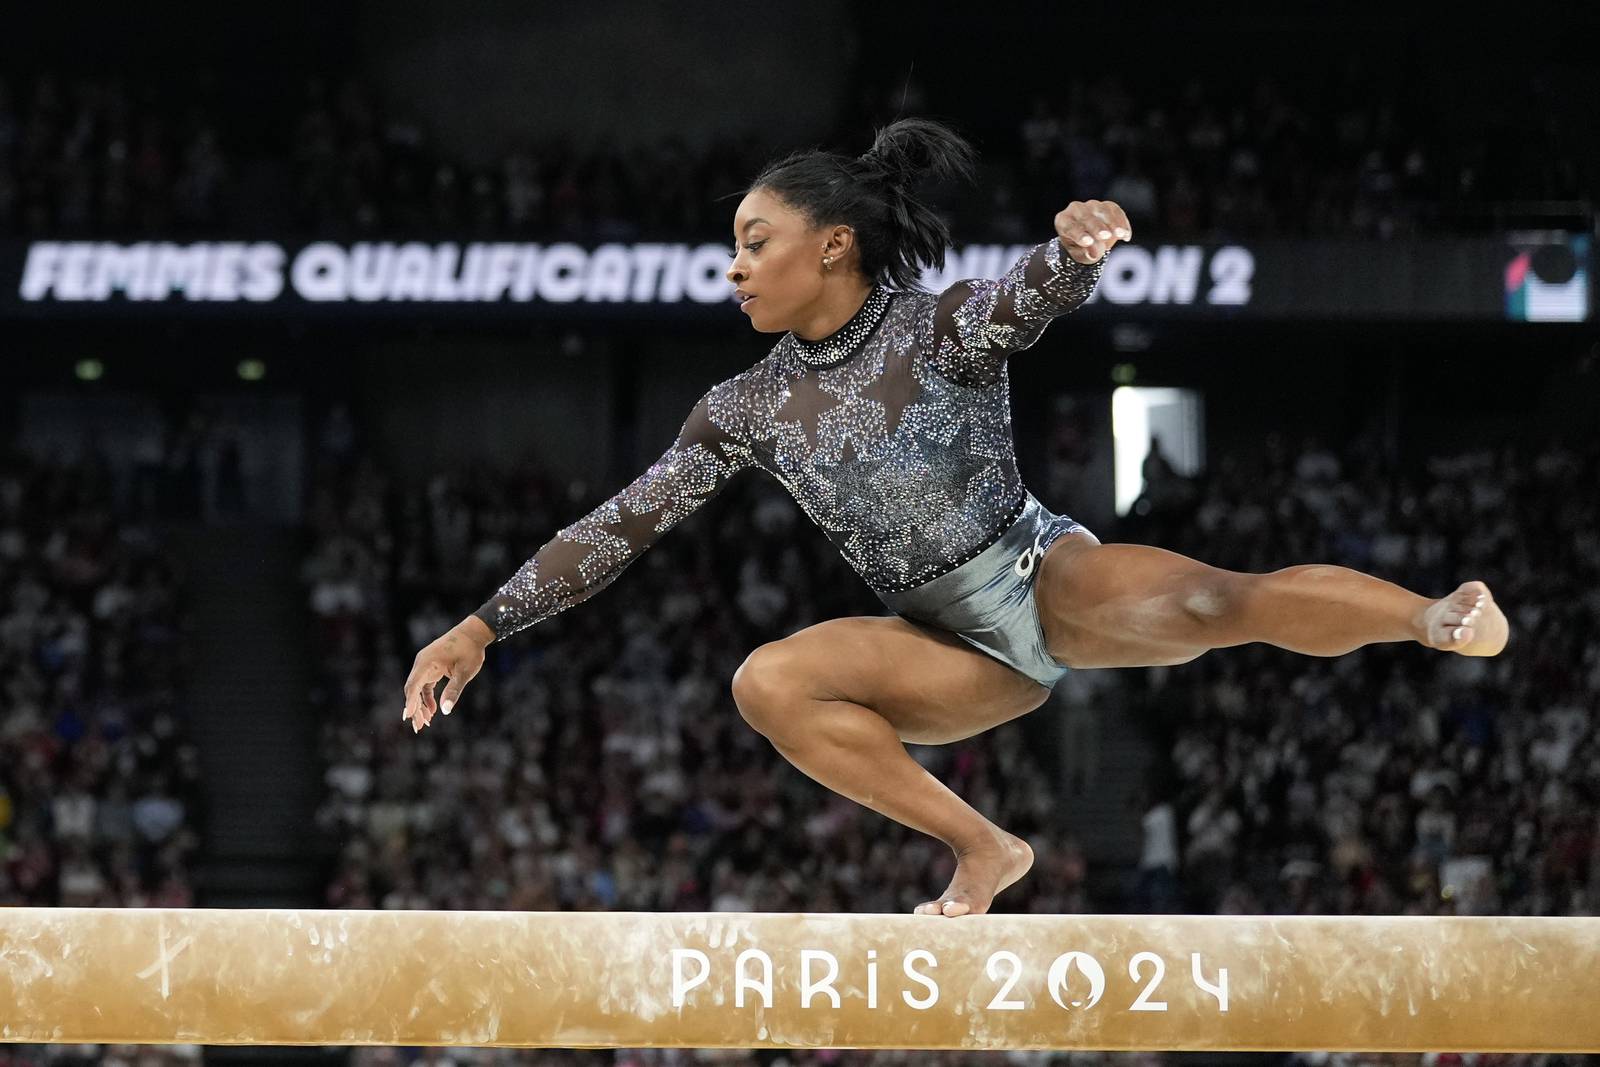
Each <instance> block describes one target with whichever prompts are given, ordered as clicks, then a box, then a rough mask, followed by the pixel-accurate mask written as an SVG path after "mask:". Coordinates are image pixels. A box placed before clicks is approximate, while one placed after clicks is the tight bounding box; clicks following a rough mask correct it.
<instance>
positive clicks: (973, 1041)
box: [0, 908, 1600, 1052]
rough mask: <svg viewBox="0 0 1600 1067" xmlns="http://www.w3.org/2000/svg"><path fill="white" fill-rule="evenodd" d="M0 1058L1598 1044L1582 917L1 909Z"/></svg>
mask: <svg viewBox="0 0 1600 1067" xmlns="http://www.w3.org/2000/svg"><path fill="white" fill-rule="evenodd" d="M0 1040H4V1041H7V1042H30V1043H32V1042H40V1043H43V1042H70V1043H80V1042H88V1043H119V1044H120V1043H151V1044H162V1043H173V1042H181V1043H199V1044H253V1045H509V1046H559V1047H646V1046H655V1047H662V1046H674V1047H739V1048H754V1047H806V1048H817V1047H835V1048H844V1047H857V1048H920V1049H955V1048H962V1049H967V1048H972V1049H979V1048H984V1049H1169V1050H1218V1051H1220V1050H1230V1051H1232V1050H1314V1049H1328V1050H1349V1051H1417V1050H1440V1051H1446V1050H1456V1051H1480V1052H1491V1051H1519V1052H1556V1051H1560V1052H1595V1051H1600V919H1553V918H1552V919H1546V918H1364V917H1335V918H1312V917H1293V918H1276V917H1244V916H1124V915H1083V916H1077V915H1073V916H1063V915H989V916H972V917H965V918H957V919H947V918H943V917H939V916H917V915H737V914H721V913H714V914H691V913H667V914H639V913H616V912H612V913H595V912H582V913H575V912H563V913H550V912H537V913H530V912H440V911H409V912H389V911H282V910H204V909H201V910H159V909H149V910H144V909H140V910H133V909H130V910H120V909H101V908H14V909H0Z"/></svg>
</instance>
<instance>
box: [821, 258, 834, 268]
mask: <svg viewBox="0 0 1600 1067" xmlns="http://www.w3.org/2000/svg"><path fill="white" fill-rule="evenodd" d="M822 269H823V270H832V269H833V257H832V256H824V257H823V258H822Z"/></svg>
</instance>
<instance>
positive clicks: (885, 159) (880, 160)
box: [856, 119, 978, 189]
mask: <svg viewBox="0 0 1600 1067" xmlns="http://www.w3.org/2000/svg"><path fill="white" fill-rule="evenodd" d="M977 159H978V156H977V153H976V152H974V151H973V149H972V146H971V145H969V144H968V143H967V142H966V141H964V140H963V139H962V138H961V135H960V134H958V133H956V132H955V131H954V130H952V129H951V128H950V127H948V126H945V125H944V124H942V123H938V122H934V121H932V120H930V119H900V120H898V121H896V122H892V123H890V124H889V125H887V126H885V127H884V128H883V129H881V130H879V131H878V135H877V136H876V137H875V138H873V141H872V147H871V148H869V149H867V150H866V151H865V152H864V153H862V154H861V156H860V157H859V158H858V159H857V161H856V162H857V163H858V164H859V166H860V172H859V173H860V176H861V178H862V179H863V180H865V181H879V182H882V183H884V184H885V185H888V186H891V187H893V188H900V189H907V188H910V187H912V186H914V185H916V184H917V183H918V182H920V181H922V180H924V179H932V180H933V181H947V180H949V179H952V178H954V179H959V180H962V181H971V180H972V179H973V176H974V174H975V173H976V168H977Z"/></svg>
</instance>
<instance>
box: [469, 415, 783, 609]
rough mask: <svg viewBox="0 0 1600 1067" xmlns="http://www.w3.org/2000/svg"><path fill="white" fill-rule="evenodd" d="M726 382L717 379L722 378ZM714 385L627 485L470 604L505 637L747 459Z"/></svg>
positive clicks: (567, 599) (580, 592)
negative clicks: (723, 418) (722, 418)
mask: <svg viewBox="0 0 1600 1067" xmlns="http://www.w3.org/2000/svg"><path fill="white" fill-rule="evenodd" d="M726 384H727V383H724V385H726ZM720 388H721V387H714V388H713V389H712V390H711V391H710V392H708V393H706V395H705V396H703V397H701V398H700V401H699V402H698V403H697V404H695V406H694V409H693V410H692V411H690V412H689V417H688V418H687V419H686V420H685V421H684V424H683V428H682V430H680V431H679V433H678V438H677V440H675V441H674V442H673V443H672V446H671V447H670V448H668V449H667V450H666V452H664V453H662V455H661V458H660V459H658V460H656V461H655V462H654V463H652V464H651V465H650V467H649V469H647V470H646V471H645V472H644V473H643V474H641V475H639V477H637V478H635V479H634V480H633V482H632V483H630V484H629V485H628V487H627V488H625V489H623V490H622V491H621V492H620V493H617V494H616V495H615V496H613V497H612V498H611V499H610V500H607V501H606V502H605V503H604V504H601V505H600V506H599V507H597V508H595V509H594V510H593V511H591V512H589V514H587V515H585V516H584V517H583V518H581V519H579V520H578V521H577V522H575V523H573V524H572V525H570V526H567V527H564V528H563V529H561V530H558V531H557V532H556V535H555V536H554V537H552V538H551V539H550V541H549V543H548V544H546V545H545V546H544V547H543V548H541V549H539V551H538V552H537V553H535V554H534V556H533V558H532V559H530V560H528V561H527V562H526V563H524V564H523V565H522V567H521V568H520V569H518V571H517V573H516V574H514V575H512V576H511V578H510V580H508V581H507V582H506V583H505V584H504V585H502V586H501V587H500V589H499V591H498V592H497V593H495V595H494V596H492V597H490V598H489V599H488V600H487V601H485V602H484V604H483V606H481V607H480V608H478V609H477V610H476V611H474V612H473V614H474V615H476V616H477V617H478V618H480V619H482V620H483V621H484V623H485V624H487V625H488V627H489V628H490V629H491V630H493V631H494V634H495V639H496V640H499V639H500V638H503V637H507V636H509V635H511V634H513V633H516V632H517V631H518V630H522V629H525V628H527V627H529V626H532V625H533V624H534V623H536V622H541V621H543V620H545V619H548V618H550V617H551V616H552V615H556V614H558V613H559V612H562V611H565V610H566V609H567V608H569V607H571V606H572V605H574V604H578V603H581V602H582V601H584V600H587V599H588V598H589V597H591V596H594V594H596V593H598V592H599V591H600V590H602V589H604V588H605V587H606V586H607V585H609V584H611V582H612V581H613V580H614V579H615V578H616V577H617V575H619V574H621V573H622V572H623V570H624V569H626V568H627V566H628V564H630V563H632V562H633V561H634V560H635V559H637V558H638V557H639V556H640V555H641V554H642V553H643V552H644V550H645V549H647V548H649V547H650V546H651V545H652V544H654V543H655V542H656V541H657V540H658V539H659V538H660V537H661V535H662V534H664V533H666V532H667V531H668V530H670V529H672V527H674V526H675V525H677V524H678V522H680V521H681V520H682V519H684V518H685V517H686V516H688V515H690V514H691V513H693V512H694V510H695V509H696V508H698V507H699V506H700V505H701V504H704V503H705V502H706V501H707V500H710V499H711V498H712V497H714V496H716V495H717V493H719V492H721V491H722V489H723V487H724V486H725V485H727V483H728V480H729V479H730V478H732V477H733V475H735V474H737V473H738V472H739V471H740V470H742V469H744V468H745V467H747V466H750V465H751V464H752V462H753V459H752V455H751V452H750V449H749V448H748V446H747V445H745V444H744V443H743V442H741V441H739V440H738V439H736V437H735V436H734V435H733V434H732V433H730V432H729V431H728V430H726V429H724V428H723V426H721V425H719V424H718V422H717V421H716V420H715V419H714V418H713V414H712V412H713V409H714V408H715V407H717V406H718V405H717V404H716V403H715V401H716V399H717V393H718V390H719V389H720Z"/></svg>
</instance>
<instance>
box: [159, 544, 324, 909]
mask: <svg viewBox="0 0 1600 1067" xmlns="http://www.w3.org/2000/svg"><path fill="white" fill-rule="evenodd" d="M168 535H169V537H170V539H171V543H172V544H173V546H174V547H175V548H176V549H177V550H178V552H179V553H180V557H181V558H182V560H183V561H184V563H185V565H186V566H187V568H188V576H187V577H188V581H187V596H188V605H187V607H188V611H187V615H188V625H189V633H188V635H187V640H186V645H187V651H188V655H189V662H188V664H187V686H186V689H187V704H188V709H189V716H188V718H189V729H190V730H191V732H192V736H193V737H194V739H195V742H196V744H197V745H198V747H199V750H200V761H201V771H202V774H203V776H204V779H203V781H204V789H205V793H206V798H207V808H208V810H207V813H206V822H207V825H206V829H205V840H204V842H203V844H202V847H201V855H202V860H201V863H200V869H199V870H198V871H196V872H195V874H196V883H197V893H196V895H197V903H199V904H200V905H202V906H205V907H223V908H229V907H316V906H318V905H319V903H320V901H321V885H320V879H321V877H322V871H321V870H320V868H319V865H318V862H317V860H316V858H315V856H314V855H312V854H311V852H310V850H308V847H307V843H308V842H310V841H313V840H314V839H315V835H314V833H313V827H312V816H313V814H314V812H315V809H316V805H317V802H318V799H319V784H318V778H319V771H318V767H319V764H318V756H317V748H316V723H315V722H314V721H313V717H312V714H311V709H310V707H309V705H308V702H307V693H308V686H309V677H310V676H309V665H308V663H307V651H308V650H307V636H306V635H307V634H308V633H309V632H310V631H309V628H308V627H309V622H308V614H309V612H308V610H307V607H306V598H305V594H304V592H303V587H302V586H301V584H300V581H299V576H298V570H299V566H300V561H301V547H300V543H299V534H298V533H297V532H296V531H294V530H290V529H279V528H275V527H272V526H267V525H262V524H254V525H243V524H241V525H225V526H211V527H206V526H201V525H199V524H192V525H182V526H176V527H173V528H169V531H168Z"/></svg>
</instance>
